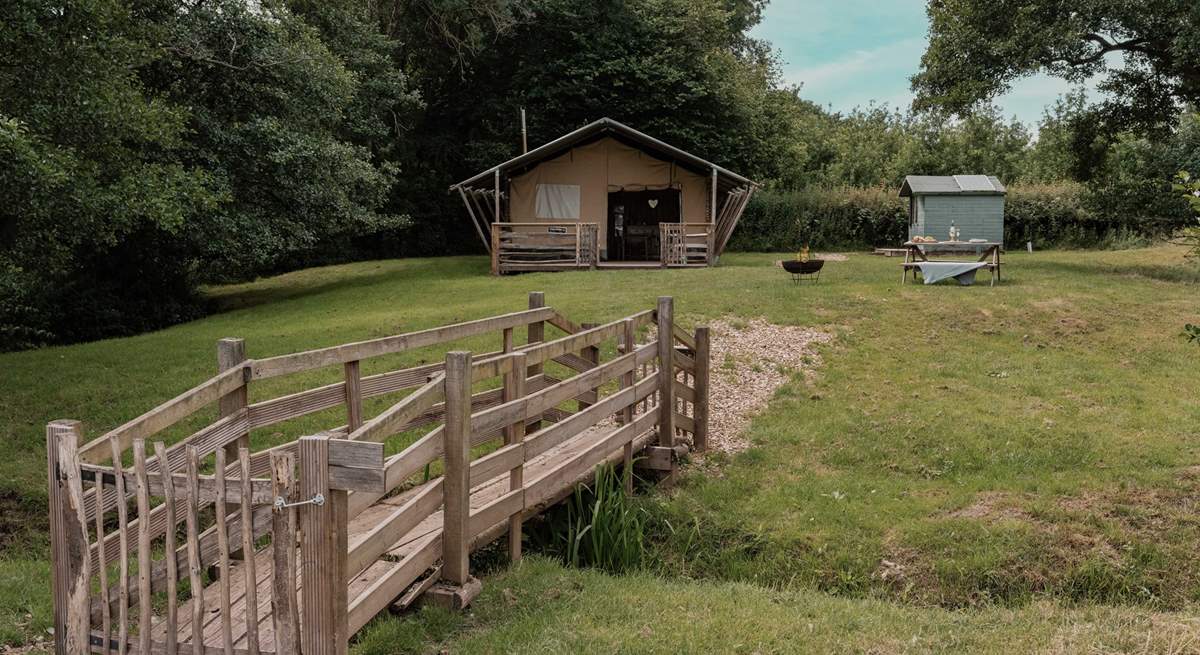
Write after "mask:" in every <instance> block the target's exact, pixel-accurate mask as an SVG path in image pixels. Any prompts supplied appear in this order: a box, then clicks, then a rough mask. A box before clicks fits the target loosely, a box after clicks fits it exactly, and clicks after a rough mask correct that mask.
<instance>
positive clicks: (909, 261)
mask: <svg viewBox="0 0 1200 655" xmlns="http://www.w3.org/2000/svg"><path fill="white" fill-rule="evenodd" d="M1003 249H1004V244H1003V243H999V242H996V241H982V242H981V241H934V242H920V241H905V242H904V263H903V264H901V273H900V283H901V284H904V283H905V282H906V281H907V280H908V272H909V271H910V270H911V271H912V275H913V281H914V282H915V281H916V279H917V270H919V269H920V268H921V264H922V263H923V262H929V261H935V260H931V259H929V255H930V251H937V250H943V251H954V252H969V251H971V250H974V251H975V253H976V254H978V255H979V259H977V260H975V261H976V262H978V263H983V264H984V266H983V268H986V269H988V272H990V273H991V274H992V282H991V286H996V282H997V281H999V280H1000V252H1001V251H1002V250H1003ZM936 261H945V262H947V263H949V262H951V261H952V260H936ZM964 263H966V262H964Z"/></svg>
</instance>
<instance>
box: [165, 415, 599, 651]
mask: <svg viewBox="0 0 1200 655" xmlns="http://www.w3.org/2000/svg"><path fill="white" fill-rule="evenodd" d="M608 423H609V422H608V421H605V422H604V423H603V424H602V425H600V426H595V427H592V428H589V429H587V430H584V431H583V432H581V433H579V434H577V435H575V436H574V437H572V438H571V439H568V440H567V441H564V442H563V443H561V444H559V445H557V446H555V447H554V448H552V449H550V450H547V451H546V452H544V453H542V454H541V455H539V456H537V457H535V458H534V459H532V460H530V461H528V462H526V464H525V479H526V480H536V479H538V478H539V477H541V475H542V474H543V473H544V472H546V471H549V470H550V469H552V468H554V467H555V466H557V465H559V464H561V463H562V462H563V461H564V460H565V459H566V457H567V456H568V455H569V454H570V453H574V452H578V451H580V450H582V449H584V448H586V447H587V445H589V444H591V443H593V442H594V441H596V440H597V439H598V438H599V437H601V436H603V435H604V434H607V433H608V432H610V431H611V430H612V429H614V428H613V426H612V425H609V424H608ZM508 477H509V476H508V472H507V471H506V472H504V473H503V474H501V475H498V476H496V477H494V478H492V479H490V480H488V481H486V482H484V483H481V484H479V485H476V486H475V487H473V488H472V491H471V509H472V511H475V510H478V509H479V508H480V507H483V506H484V505H487V504H488V503H489V502H491V501H493V500H495V499H496V498H499V497H500V496H503V495H504V494H505V493H507V492H508ZM426 484H430V483H426ZM422 488H424V485H417V486H415V487H413V488H411V489H408V490H405V491H404V492H401V493H399V494H395V495H393V496H389V497H387V498H383V499H381V500H379V501H377V502H376V503H375V504H374V505H372V506H371V507H369V508H367V509H366V510H364V511H363V512H362V513H361V514H359V515H358V516H356V517H354V518H353V519H351V521H350V524H349V529H348V535H347V537H348V539H347V542H348V544H349V545H350V547H351V548H353V547H354V544H355V543H357V542H358V540H359V539H361V538H362V537H363V536H364V535H366V534H367V533H368V532H369V531H370V530H371V528H373V527H374V526H376V525H378V523H379V521H381V520H383V519H384V518H386V517H387V516H388V515H390V514H391V513H392V512H393V511H395V509H396V508H397V507H400V506H402V505H404V503H405V502H407V501H408V499H409V498H411V497H412V496H413V495H415V494H416V493H418V492H419V491H420V490H421V489H422ZM441 527H442V512H441V510H440V509H439V510H437V511H435V512H434V513H433V514H431V515H430V516H429V517H427V518H426V519H425V520H423V521H421V523H420V524H418V525H417V527H416V528H414V529H413V530H411V531H410V532H409V533H408V534H406V535H404V537H402V538H400V539H399V540H398V541H397V542H396V543H395V544H394V545H393V546H392V547H391V548H390V549H389V550H388V552H387V554H386V555H385V557H384V558H382V559H380V560H377V561H376V562H374V563H373V564H371V565H370V566H368V567H367V568H366V569H365V570H363V571H361V572H359V571H356V572H354V575H353V577H352V578H351V579H350V580H349V587H348V590H347V591H348V593H347V597H348V598H350V599H351V600H353V599H354V598H356V597H357V596H358V594H359V593H360V592H362V591H363V590H365V589H366V588H367V587H368V586H370V584H371V583H372V582H374V581H375V580H376V579H378V578H379V577H381V576H383V575H384V574H385V573H387V572H388V571H389V570H390V569H392V568H394V567H398V566H400V563H399V562H400V560H402V559H403V558H404V557H405V556H406V555H408V554H409V553H410V552H412V550H413V549H414V548H415V547H416V546H417V545H419V543H420V541H421V539H422V538H423V537H425V536H427V535H429V534H430V533H432V532H435V531H437V530H440V529H441ZM255 573H256V577H257V578H258V579H257V580H256V581H255V582H256V584H257V590H258V594H257V595H258V612H257V616H258V632H259V645H260V648H261V650H263V651H264V652H270V651H273V650H274V649H275V632H274V625H273V621H272V617H271V581H272V577H273V575H274V571H273V567H272V557H271V549H270V547H269V546H268V547H267V548H264V549H260V550H259V551H258V552H256V553H255ZM420 573H422V572H418V573H417V575H418V576H419V575H420ZM229 575H230V588H231V596H232V602H233V604H232V612H231V614H232V619H233V621H232V622H233V638H234V646H235V648H239V649H244V648H246V646H247V644H246V621H247V615H248V614H250V613H248V612H247V607H246V582H247V581H246V580H245V567H244V566H243V565H242V564H241V563H239V562H235V563H234V564H233V565H232V566H231V568H230V573H229ZM414 581H415V578H414V579H413V580H406V581H404V584H403V585H402V586H400V585H398V588H397V589H396V595H397V596H399V595H400V594H401V593H403V591H404V589H405V588H407V587H408V585H409V584H411V583H412V582H414ZM303 582H304V581H303V580H299V581H298V582H297V588H299V587H301V586H302V585H303ZM220 586H221V585H220V584H219V583H217V582H215V581H214V582H212V583H211V584H209V585H208V586H207V587H205V589H204V600H205V603H204V607H205V609H206V610H209V611H208V612H207V617H206V620H205V622H204V626H202V628H201V634H202V635H203V641H204V644H205V645H206V646H213V647H220V646H221V645H222V632H221V628H220V620H219V610H220V603H219V599H220V593H221V592H220ZM298 596H299V594H298ZM297 602H299V598H297ZM302 611H303V608H301V612H302ZM162 618H163V617H161V616H158V615H156V616H155V620H154V622H153V623H154V633H153V634H154V640H155V641H166V640H167V635H166V634H165V631H166V621H164V620H162ZM191 623H192V622H191V600H190V599H189V600H188V601H186V602H184V603H182V604H181V605H180V607H179V620H178V625H177V637H176V639H177V641H178V643H185V642H190V641H191V635H192V625H191ZM180 652H187V651H186V649H184V650H181V651H180Z"/></svg>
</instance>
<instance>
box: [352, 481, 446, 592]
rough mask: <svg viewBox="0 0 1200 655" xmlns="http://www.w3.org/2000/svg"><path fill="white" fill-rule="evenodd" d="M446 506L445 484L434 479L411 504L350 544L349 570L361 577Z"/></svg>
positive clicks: (403, 506)
mask: <svg viewBox="0 0 1200 655" xmlns="http://www.w3.org/2000/svg"><path fill="white" fill-rule="evenodd" d="M441 504H442V481H441V480H440V479H438V480H434V481H433V482H431V483H430V484H427V485H425V487H424V488H422V489H421V490H420V491H419V492H418V493H417V494H416V495H414V496H413V497H412V498H411V499H409V501H408V502H406V503H405V504H404V505H402V506H400V507H399V508H397V509H396V510H395V511H393V512H392V513H391V514H390V515H389V516H388V517H387V518H385V519H384V520H382V521H380V522H379V523H378V524H377V525H376V526H375V527H374V528H372V529H371V531H370V532H367V533H366V534H365V535H362V536H361V537H360V538H359V539H358V540H356V541H355V542H354V543H352V544H350V557H349V563H348V564H347V571H349V572H350V574H351V575H357V574H358V572H359V571H362V570H363V569H365V568H367V567H368V566H370V565H371V563H373V562H374V561H375V560H376V559H378V558H379V557H380V556H381V555H383V554H384V553H386V552H387V551H388V550H389V549H390V548H391V547H392V545H393V544H395V543H396V542H397V541H399V540H400V538H401V537H403V536H404V535H406V534H408V533H409V532H410V531H411V530H412V529H413V528H415V527H417V525H418V524H419V523H420V522H421V521H424V520H425V519H426V518H428V517H429V515H430V514H432V513H433V512H434V511H436V510H437V508H438V507H440V506H441Z"/></svg>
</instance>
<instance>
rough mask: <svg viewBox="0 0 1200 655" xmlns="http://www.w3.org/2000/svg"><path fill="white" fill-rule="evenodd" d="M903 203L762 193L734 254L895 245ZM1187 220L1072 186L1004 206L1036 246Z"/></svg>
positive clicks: (1148, 235) (869, 193)
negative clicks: (1112, 202)
mask: <svg viewBox="0 0 1200 655" xmlns="http://www.w3.org/2000/svg"><path fill="white" fill-rule="evenodd" d="M907 204H908V203H907V200H906V199H904V198H900V197H899V196H898V195H897V193H896V189H895V188H888V187H870V188H862V187H812V188H808V189H801V190H797V191H771V190H768V191H763V192H761V193H759V194H758V195H757V196H755V197H754V199H753V200H751V202H750V204H749V206H748V207H747V208H746V213H745V215H744V216H743V217H742V220H741V223H740V224H739V227H738V230H737V232H735V233H734V236H733V238H732V240H731V241H730V242H729V248H730V249H731V250H747V251H760V252H761V251H789V250H795V249H796V248H797V247H798V246H799V245H800V244H810V245H811V246H812V247H813V248H819V249H855V248H870V247H875V246H887V247H895V246H896V244H898V243H900V242H902V241H904V239H905V238H907V236H908V221H909V216H908V208H907ZM1189 220H1190V219H1189V218H1188V216H1187V215H1186V214H1178V213H1177V214H1174V215H1173V216H1171V217H1157V218H1155V219H1154V220H1148V219H1146V218H1145V217H1143V216H1140V215H1137V214H1129V213H1124V212H1122V211H1119V208H1117V210H1116V211H1114V209H1113V208H1111V207H1109V206H1108V205H1107V204H1106V199H1105V198H1104V197H1102V196H1098V195H1095V194H1093V193H1091V192H1089V190H1088V189H1086V188H1085V187H1083V186H1081V185H1079V184H1075V183H1058V184H1027V185H1014V186H1010V187H1009V189H1008V197H1007V198H1006V200H1005V205H1004V241H1005V243H1008V244H1013V245H1014V246H1018V245H1023V244H1025V243H1026V242H1032V243H1033V244H1034V246H1035V247H1037V248H1114V247H1130V246H1139V245H1146V244H1148V243H1151V242H1152V241H1154V240H1158V239H1164V238H1167V237H1169V236H1171V234H1173V233H1174V232H1175V231H1176V230H1177V229H1179V228H1181V227H1184V226H1186V225H1188V224H1189Z"/></svg>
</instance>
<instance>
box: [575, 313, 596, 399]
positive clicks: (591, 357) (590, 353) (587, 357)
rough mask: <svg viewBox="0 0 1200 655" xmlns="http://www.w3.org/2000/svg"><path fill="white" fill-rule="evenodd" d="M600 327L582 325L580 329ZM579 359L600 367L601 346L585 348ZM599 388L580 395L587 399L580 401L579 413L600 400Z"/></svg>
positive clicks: (590, 324)
mask: <svg viewBox="0 0 1200 655" xmlns="http://www.w3.org/2000/svg"><path fill="white" fill-rule="evenodd" d="M599 326H600V324H599V323H580V324H579V327H581V328H583V329H584V330H590V329H592V328H594V327H599ZM579 358H580V359H582V360H584V361H586V362H588V363H589V364H591V365H592V366H598V365H599V364H600V347H599V346H584V347H583V349H582V350H580V351H579ZM598 388H599V387H593V388H591V389H588V390H587V391H584V392H583V393H581V394H580V396H582V397H583V398H585V400H580V401H578V403H579V408H578V409H579V411H581V412H582V411H583V410H585V409H587V408H588V407H591V406H592V405H594V404H596V401H597V400H599V396H600V394H599V393H598V392H597V391H596V389H598Z"/></svg>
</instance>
